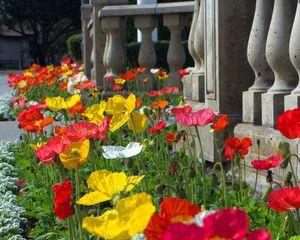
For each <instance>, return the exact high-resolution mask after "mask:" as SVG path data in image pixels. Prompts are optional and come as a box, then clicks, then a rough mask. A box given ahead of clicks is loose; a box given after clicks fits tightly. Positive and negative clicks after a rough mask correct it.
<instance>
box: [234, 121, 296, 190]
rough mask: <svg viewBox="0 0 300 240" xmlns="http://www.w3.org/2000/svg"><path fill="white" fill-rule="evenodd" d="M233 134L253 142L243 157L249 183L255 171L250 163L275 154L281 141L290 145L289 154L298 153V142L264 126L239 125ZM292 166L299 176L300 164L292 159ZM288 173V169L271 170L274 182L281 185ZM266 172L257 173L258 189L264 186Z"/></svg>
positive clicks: (251, 181) (252, 179) (253, 177)
mask: <svg viewBox="0 0 300 240" xmlns="http://www.w3.org/2000/svg"><path fill="white" fill-rule="evenodd" d="M234 134H235V136H236V137H238V138H244V137H250V138H251V139H252V140H253V142H252V143H253V146H252V147H251V148H250V152H249V154H248V155H246V157H245V163H246V170H247V179H248V181H249V182H250V183H254V179H255V173H256V170H255V169H253V168H252V165H251V161H252V160H254V159H265V158H267V157H270V156H272V155H275V154H276V146H277V145H278V143H280V142H282V141H286V142H289V143H290V146H291V152H292V153H294V154H297V155H299V153H300V141H299V140H289V139H287V138H285V137H283V136H282V135H281V133H280V132H279V131H277V130H275V129H273V128H269V127H265V126H255V125H253V124H247V123H240V124H237V126H236V127H235V129H234ZM292 161H293V165H294V167H295V169H297V170H296V171H297V175H298V177H299V176H300V164H299V163H298V162H297V160H295V159H293V160H292ZM288 171H290V168H289V167H288V168H287V169H281V168H280V167H277V168H273V169H272V172H273V173H274V176H273V177H274V181H276V182H278V183H279V184H283V183H284V180H285V177H286V174H287V173H288ZM265 180H266V171H260V172H259V186H260V187H259V188H258V190H260V188H263V187H264V186H266V182H265Z"/></svg>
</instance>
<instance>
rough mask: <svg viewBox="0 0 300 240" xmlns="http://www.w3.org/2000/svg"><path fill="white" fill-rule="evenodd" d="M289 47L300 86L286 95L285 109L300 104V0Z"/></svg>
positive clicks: (299, 0)
mask: <svg viewBox="0 0 300 240" xmlns="http://www.w3.org/2000/svg"><path fill="white" fill-rule="evenodd" d="M289 49H290V59H291V61H292V64H293V65H294V67H295V68H296V70H297V72H298V86H297V87H296V89H294V90H293V91H292V93H291V95H287V96H285V110H288V109H293V108H297V107H299V106H300V0H298V6H297V12H296V16H295V20H294V25H293V29H292V34H291V39H290V47H289Z"/></svg>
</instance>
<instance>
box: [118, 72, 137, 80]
mask: <svg viewBox="0 0 300 240" xmlns="http://www.w3.org/2000/svg"><path fill="white" fill-rule="evenodd" d="M135 77H136V72H135V71H131V70H129V71H127V72H126V73H121V74H120V78H122V79H125V80H126V81H132V80H134V79H135Z"/></svg>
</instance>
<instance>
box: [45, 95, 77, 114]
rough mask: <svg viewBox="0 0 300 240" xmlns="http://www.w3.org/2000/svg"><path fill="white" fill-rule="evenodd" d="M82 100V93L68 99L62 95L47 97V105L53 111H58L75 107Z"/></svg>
mask: <svg viewBox="0 0 300 240" xmlns="http://www.w3.org/2000/svg"><path fill="white" fill-rule="evenodd" d="M80 100H81V95H79V94H75V95H73V96H71V97H69V98H68V99H66V100H65V99H64V98H62V97H47V98H46V99H45V101H46V105H47V107H48V108H49V109H51V110H52V111H53V112H58V111H60V110H63V109H65V110H67V109H70V108H72V107H74V106H75V105H76V104H77V103H78V102H80Z"/></svg>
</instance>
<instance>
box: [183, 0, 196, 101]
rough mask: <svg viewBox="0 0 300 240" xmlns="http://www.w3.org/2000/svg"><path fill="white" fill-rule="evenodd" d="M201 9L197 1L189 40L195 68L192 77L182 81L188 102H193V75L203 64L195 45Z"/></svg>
mask: <svg viewBox="0 0 300 240" xmlns="http://www.w3.org/2000/svg"><path fill="white" fill-rule="evenodd" d="M199 7H200V0H195V6H194V14H193V20H192V25H191V29H190V35H189V40H188V49H189V52H190V54H191V56H192V58H193V59H194V62H195V66H194V70H193V71H192V73H191V74H190V75H187V76H185V77H184V78H183V79H182V82H183V96H184V97H185V98H186V99H188V100H192V93H193V86H192V75H193V74H194V72H196V71H197V70H198V69H200V64H201V61H200V59H198V55H197V53H196V50H195V45H194V40H195V32H196V26H197V21H198V15H199Z"/></svg>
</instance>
